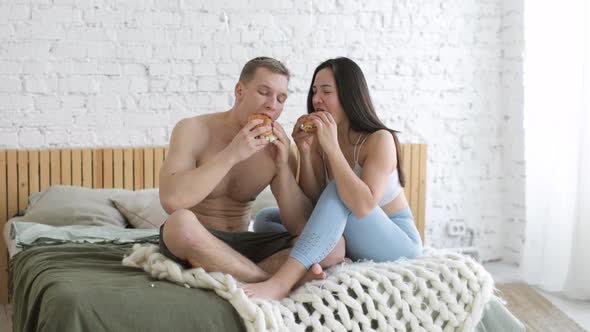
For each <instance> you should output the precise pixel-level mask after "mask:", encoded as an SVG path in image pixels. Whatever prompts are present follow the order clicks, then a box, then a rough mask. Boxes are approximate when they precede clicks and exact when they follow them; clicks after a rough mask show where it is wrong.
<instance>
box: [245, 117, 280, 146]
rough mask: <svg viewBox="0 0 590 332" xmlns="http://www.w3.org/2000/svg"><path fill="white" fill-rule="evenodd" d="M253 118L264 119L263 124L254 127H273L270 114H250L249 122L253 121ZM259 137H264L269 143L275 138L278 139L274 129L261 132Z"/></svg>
mask: <svg viewBox="0 0 590 332" xmlns="http://www.w3.org/2000/svg"><path fill="white" fill-rule="evenodd" d="M253 120H262V121H263V122H262V123H261V124H258V125H256V126H255V127H254V128H253V129H256V128H259V127H266V126H269V127H271V126H272V120H271V119H270V118H269V117H268V116H266V115H264V114H253V115H250V116H249V117H248V122H250V121H253ZM257 138H264V139H265V140H267V141H268V142H269V143H271V142H272V141H274V140H276V139H277V137H276V136H275V135H274V134H273V133H272V130H271V131H267V132H265V133H263V134H261V135H260V136H258V137H257Z"/></svg>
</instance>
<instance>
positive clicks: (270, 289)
mask: <svg viewBox="0 0 590 332" xmlns="http://www.w3.org/2000/svg"><path fill="white" fill-rule="evenodd" d="M318 279H319V280H321V279H326V273H325V272H324V270H323V269H322V267H321V266H320V265H319V264H314V265H312V266H311V268H310V269H309V270H307V272H306V273H305V275H304V276H303V277H302V278H301V279H300V280H299V281H298V282H297V283H296V284H295V286H294V287H299V286H301V285H303V284H304V283H306V282H308V281H311V280H318ZM241 287H242V289H243V290H244V293H246V295H248V297H253V298H264V299H273V300H280V299H282V298H285V297H287V295H289V292H290V291H291V288H289V286H288V285H286V284H284V283H283V282H282V281H281V280H280V279H279V278H276V277H273V278H270V279H268V280H266V281H263V282H259V283H255V284H243V285H241Z"/></svg>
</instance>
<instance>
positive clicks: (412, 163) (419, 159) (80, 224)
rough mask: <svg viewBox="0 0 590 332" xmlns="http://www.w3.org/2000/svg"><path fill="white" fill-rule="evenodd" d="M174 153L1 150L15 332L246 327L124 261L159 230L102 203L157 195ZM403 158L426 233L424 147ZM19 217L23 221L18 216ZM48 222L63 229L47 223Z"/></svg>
mask: <svg viewBox="0 0 590 332" xmlns="http://www.w3.org/2000/svg"><path fill="white" fill-rule="evenodd" d="M166 152H167V151H166V148H164V147H148V148H126V149H124V148H118V149H117V148H115V149H109V148H107V149H55V150H4V151H0V226H2V228H3V229H4V236H3V240H2V241H1V243H0V251H1V252H2V254H1V255H0V302H1V303H4V304H5V303H9V301H10V302H11V303H12V306H13V313H14V316H13V326H14V329H15V330H16V331H75V330H92V331H103V330H104V331H124V330H137V331H161V330H174V331H195V330H196V331H242V330H244V324H243V321H242V319H241V318H240V316H239V315H238V313H237V312H236V311H235V310H234V308H233V307H232V306H231V305H230V304H229V303H228V302H227V301H225V300H224V299H222V298H221V297H219V296H217V295H216V294H215V293H214V292H212V291H209V290H203V289H189V290H187V289H186V288H185V287H179V286H178V285H175V284H173V283H170V282H168V281H165V280H157V279H154V278H152V277H150V276H149V275H148V274H146V273H145V272H143V271H141V270H139V269H136V268H132V267H128V266H123V265H122V264H121V261H122V259H123V257H124V256H125V255H128V254H129V253H130V251H131V247H132V246H133V245H134V244H136V243H157V229H156V228H153V227H151V228H150V227H149V225H147V226H146V227H143V226H142V227H143V228H133V227H129V225H128V223H129V220H130V218H133V216H130V215H129V214H128V213H127V214H125V213H123V212H121V211H123V210H121V209H120V207H119V205H117V206H115V207H113V206H112V205H111V206H109V207H108V208H107V207H102V205H105V206H106V205H108V204H109V202H111V203H112V202H113V201H112V197H113V195H115V194H116V193H121V192H124V193H126V195H127V196H129V195H139V194H140V193H141V194H142V195H143V194H146V195H150V197H152V198H153V197H157V191H156V190H155V189H153V190H149V189H150V188H157V187H158V176H157V174H158V171H159V169H160V167H161V165H162V162H163V160H164V158H165V155H166ZM402 157H403V164H402V165H403V167H404V170H405V172H406V176H407V185H406V188H405V192H406V195H407V197H408V200H409V202H410V206H411V209H412V212H413V214H414V216H415V218H416V222H417V226H418V229H419V232H420V234H421V236H422V237H424V219H425V216H424V210H425V205H424V204H425V178H426V146H425V145H422V144H405V145H403V146H402ZM84 188H86V189H84ZM84 190H86V191H84ZM54 191H55V192H61V193H62V194H63V193H65V194H66V195H70V196H56V197H58V200H57V202H59V199H61V201H62V202H63V201H64V200H66V201H67V202H68V203H70V204H74V203H75V201H76V200H77V199H83V198H84V197H86V196H85V195H90V196H92V197H94V198H92V199H93V200H94V201H93V202H94V203H93V204H95V205H96V204H98V205H99V206H101V209H102V208H104V209H108V211H107V212H104V213H103V212H100V213H99V214H100V215H99V216H97V215H96V214H97V212H95V211H94V210H92V209H93V208H94V206H95V205H93V206H90V207H86V206H85V207H84V208H82V207H80V209H78V208H77V207H76V205H74V208H73V209H72V208H69V210H68V208H65V207H62V206H60V205H59V204H56V203H55V202H54V201H51V199H50V198H47V197H49V196H50V195H49V194H48V193H51V192H54ZM72 191H73V192H72ZM111 191H112V192H111ZM40 193H42V194H40ZM90 196H88V197H90ZM99 196H100V197H99ZM41 197H42V198H43V199H44V201H43V202H44V204H45V206H46V208H51V207H55V208H56V209H55V210H56V211H59V213H57V214H56V215H51V213H49V212H46V213H45V214H43V213H40V212H39V211H37V212H36V213H35V211H33V210H31V209H29V210H27V208H29V206H28V205H29V203H30V202H33V201H35V202H37V203H33V204H31V205H32V206H33V207H38V206H40V205H42V204H41V203H38V202H40V201H41ZM52 197H53V196H52ZM63 197H70V198H67V199H64V198H63ZM97 197H98V198H97ZM54 199H55V198H54ZM92 199H91V200H92ZM103 202H104V204H103ZM260 204H262V205H264V204H265V203H264V202H262V203H260ZM260 204H259V205H260ZM64 205H65V203H64ZM117 208H119V209H117ZM37 210H38V209H37ZM90 210H92V211H91V212H89V213H90V214H88V215H89V216H90V217H88V216H87V217H84V216H85V214H84V211H86V212H88V211H90ZM52 211H53V210H52ZM119 212H120V213H121V216H119V215H117V213H119ZM127 212H128V211H127ZM135 212H137V211H135ZM60 213H61V214H60ZM68 213H70V214H68ZM93 213H94V214H93ZM18 214H21V215H22V214H24V216H22V217H17V218H13V217H14V216H15V215H18ZM71 214H73V215H75V217H72V216H71ZM19 218H20V219H19ZM44 218H46V219H47V220H49V219H52V218H53V219H54V220H60V221H59V222H62V221H63V224H58V225H46V224H45V223H44V222H45V220H44ZM72 218H73V219H72ZM84 218H85V219H84ZM160 218H161V217H160ZM29 219H30V220H29ZM64 220H65V221H64ZM72 220H74V221H72ZM89 220H92V222H90V221H89ZM134 225H137V224H136V223H134ZM144 226H145V225H144ZM17 244H18V245H17ZM9 249H10V250H9ZM9 268H10V277H9V274H8V270H9ZM9 280H10V292H9ZM9 294H11V295H12V297H11V298H9ZM486 310H487V311H486V314H485V315H484V319H483V320H482V322H481V323H480V324H478V330H480V331H486V330H488V331H489V330H490V326H513V327H516V326H517V325H514V322H512V321H511V319H512V318H513V317H511V316H510V314H509V313H508V312H507V310H505V307H504V306H502V305H501V304H499V302H497V301H496V302H494V303H492V304H491V305H488V308H487V309H486ZM485 320H487V321H488V322H487V325H486V324H485V322H484V321H485ZM504 323H506V324H509V323H510V324H513V325H501V324H504ZM494 324H496V325H494ZM497 324H500V325H497ZM486 326H487V328H486ZM514 330H518V329H514Z"/></svg>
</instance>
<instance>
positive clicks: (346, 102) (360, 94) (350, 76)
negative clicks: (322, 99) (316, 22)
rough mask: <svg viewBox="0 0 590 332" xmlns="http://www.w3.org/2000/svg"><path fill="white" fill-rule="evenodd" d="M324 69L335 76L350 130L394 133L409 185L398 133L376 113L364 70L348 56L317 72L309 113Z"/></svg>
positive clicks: (309, 97)
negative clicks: (318, 79)
mask: <svg viewBox="0 0 590 332" xmlns="http://www.w3.org/2000/svg"><path fill="white" fill-rule="evenodd" d="M324 68H330V69H331V70H332V72H333V73H334V80H335V81H336V88H337V89H338V99H339V100H340V104H341V105H342V108H343V109H344V113H346V115H347V116H348V119H349V120H350V128H351V129H352V130H354V131H356V132H360V133H374V132H376V131H377V130H380V129H385V130H387V131H389V132H390V133H391V135H392V136H393V140H394V142H395V155H396V157H397V174H398V176H399V182H400V184H401V186H402V187H403V186H405V182H406V181H405V176H404V174H403V171H402V159H401V147H400V144H399V140H398V138H397V135H396V132H397V131H395V130H393V129H389V128H387V127H386V126H385V125H384V124H383V122H381V120H379V118H378V117H377V113H375V108H374V107H373V102H372V101H371V96H370V95H369V87H368V86H367V81H366V80H365V75H364V74H363V71H362V70H361V68H360V67H359V66H358V65H357V64H356V63H355V62H354V61H352V60H350V59H349V58H345V57H340V58H334V59H329V60H326V61H324V62H322V63H321V64H320V65H319V66H318V67H317V68H316V69H315V71H314V72H313V77H312V79H311V85H310V87H309V93H308V94H307V113H308V114H311V113H313V112H314V108H313V82H314V81H315V77H316V75H317V74H318V72H319V71H320V70H322V69H324Z"/></svg>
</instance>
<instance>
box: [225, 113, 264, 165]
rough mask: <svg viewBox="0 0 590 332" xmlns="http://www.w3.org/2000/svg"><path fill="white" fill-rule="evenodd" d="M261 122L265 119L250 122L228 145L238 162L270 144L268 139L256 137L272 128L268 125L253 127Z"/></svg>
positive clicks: (229, 150)
mask: <svg viewBox="0 0 590 332" xmlns="http://www.w3.org/2000/svg"><path fill="white" fill-rule="evenodd" d="M261 123H263V121H262V120H258V119H257V120H252V121H250V122H248V123H247V124H246V125H245V126H244V128H242V129H241V130H240V131H239V132H238V134H237V135H236V136H235V137H234V139H233V140H232V141H231V143H229V145H228V146H227V148H226V149H227V151H228V152H229V153H230V155H231V156H232V157H233V158H235V159H234V160H235V161H236V163H238V162H240V161H242V160H245V159H248V158H250V157H251V156H252V155H253V154H255V153H256V152H258V151H260V150H262V149H263V148H264V147H265V146H266V145H267V144H268V141H267V140H266V139H264V138H256V137H258V136H260V135H262V134H263V133H266V132H268V131H271V129H272V128H270V127H268V126H264V127H259V128H256V129H253V128H254V127H255V126H256V125H259V124H261Z"/></svg>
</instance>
